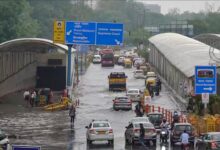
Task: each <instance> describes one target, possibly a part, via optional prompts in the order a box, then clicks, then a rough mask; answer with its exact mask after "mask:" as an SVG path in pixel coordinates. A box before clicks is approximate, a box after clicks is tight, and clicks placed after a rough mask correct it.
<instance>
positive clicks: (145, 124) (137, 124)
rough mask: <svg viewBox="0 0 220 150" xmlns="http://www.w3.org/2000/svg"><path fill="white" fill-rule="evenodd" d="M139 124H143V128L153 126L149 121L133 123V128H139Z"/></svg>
mask: <svg viewBox="0 0 220 150" xmlns="http://www.w3.org/2000/svg"><path fill="white" fill-rule="evenodd" d="M140 124H143V126H144V128H154V126H153V125H152V124H151V123H141V122H140V123H135V124H134V127H135V128H140Z"/></svg>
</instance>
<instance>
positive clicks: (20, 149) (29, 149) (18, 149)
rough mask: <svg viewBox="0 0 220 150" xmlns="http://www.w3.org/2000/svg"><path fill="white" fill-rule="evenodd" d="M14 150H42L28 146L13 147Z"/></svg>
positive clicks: (38, 147)
mask: <svg viewBox="0 0 220 150" xmlns="http://www.w3.org/2000/svg"><path fill="white" fill-rule="evenodd" d="M12 150H41V147H40V146H27V145H12Z"/></svg>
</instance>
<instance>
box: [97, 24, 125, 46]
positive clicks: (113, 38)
mask: <svg viewBox="0 0 220 150" xmlns="http://www.w3.org/2000/svg"><path fill="white" fill-rule="evenodd" d="M122 44H123V24H119V23H97V32H96V45H122Z"/></svg>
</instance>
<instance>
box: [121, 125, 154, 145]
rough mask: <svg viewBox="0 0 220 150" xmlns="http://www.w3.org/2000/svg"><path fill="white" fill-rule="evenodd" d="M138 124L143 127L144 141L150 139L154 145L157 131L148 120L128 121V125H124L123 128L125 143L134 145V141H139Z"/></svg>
mask: <svg viewBox="0 0 220 150" xmlns="http://www.w3.org/2000/svg"><path fill="white" fill-rule="evenodd" d="M140 124H143V126H144V129H145V137H144V141H145V142H146V143H147V142H150V141H152V142H153V144H154V145H156V141H157V133H156V130H155V128H154V125H153V124H152V123H150V122H145V121H141V122H130V123H129V125H128V126H127V127H126V130H125V142H126V145H128V144H129V145H130V144H132V145H134V144H135V143H136V142H139V137H140Z"/></svg>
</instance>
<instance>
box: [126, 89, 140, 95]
mask: <svg viewBox="0 0 220 150" xmlns="http://www.w3.org/2000/svg"><path fill="white" fill-rule="evenodd" d="M138 93H139V91H138V90H129V91H128V94H138Z"/></svg>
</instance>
